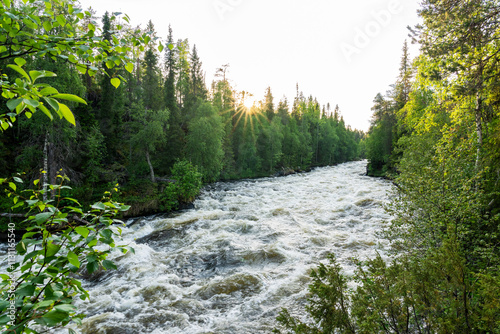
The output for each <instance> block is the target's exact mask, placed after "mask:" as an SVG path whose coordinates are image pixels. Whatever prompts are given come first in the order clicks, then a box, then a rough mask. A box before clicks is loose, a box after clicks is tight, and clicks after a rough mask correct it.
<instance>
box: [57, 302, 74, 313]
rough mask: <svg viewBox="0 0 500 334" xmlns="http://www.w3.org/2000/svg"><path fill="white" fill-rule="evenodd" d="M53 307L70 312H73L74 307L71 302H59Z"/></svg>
mask: <svg viewBox="0 0 500 334" xmlns="http://www.w3.org/2000/svg"><path fill="white" fill-rule="evenodd" d="M54 309H56V310H57V311H60V312H65V313H70V312H75V310H76V307H74V306H73V305H71V304H59V305H56V306H54Z"/></svg>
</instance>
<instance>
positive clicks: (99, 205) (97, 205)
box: [92, 202, 106, 210]
mask: <svg viewBox="0 0 500 334" xmlns="http://www.w3.org/2000/svg"><path fill="white" fill-rule="evenodd" d="M92 209H96V210H106V206H105V205H104V203H102V202H97V203H94V204H93V205H92Z"/></svg>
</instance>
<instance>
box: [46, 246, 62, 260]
mask: <svg viewBox="0 0 500 334" xmlns="http://www.w3.org/2000/svg"><path fill="white" fill-rule="evenodd" d="M59 249H61V246H60V245H55V244H52V243H50V244H48V245H47V252H46V254H45V256H46V257H51V256H54V255H56V254H57V252H59Z"/></svg>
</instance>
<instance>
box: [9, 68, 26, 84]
mask: <svg viewBox="0 0 500 334" xmlns="http://www.w3.org/2000/svg"><path fill="white" fill-rule="evenodd" d="M7 67H9V68H11V69H13V70H14V71H16V72H17V73H19V74H21V75H22V76H23V77H25V78H26V80H28V82H31V78H30V77H29V75H28V73H26V71H25V70H23V69H22V68H21V67H19V66H17V65H12V64H9V65H7Z"/></svg>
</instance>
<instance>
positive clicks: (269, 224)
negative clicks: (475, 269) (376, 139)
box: [75, 161, 391, 334]
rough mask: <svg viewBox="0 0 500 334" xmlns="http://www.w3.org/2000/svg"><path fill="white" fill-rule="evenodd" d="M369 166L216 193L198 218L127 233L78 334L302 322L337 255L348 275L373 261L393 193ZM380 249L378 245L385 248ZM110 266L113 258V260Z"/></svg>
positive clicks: (264, 329) (158, 222)
mask: <svg viewBox="0 0 500 334" xmlns="http://www.w3.org/2000/svg"><path fill="white" fill-rule="evenodd" d="M365 171H366V161H358V162H350V163H345V164H342V165H338V166H335V167H325V168H317V169H314V170H313V171H312V172H310V173H305V174H296V175H290V176H287V177H279V178H264V179H258V180H244V181H238V182H229V183H224V182H221V183H217V184H215V185H212V186H209V187H207V188H205V189H204V190H203V192H202V194H201V196H200V197H199V198H198V199H197V200H196V201H195V203H194V205H195V208H194V209H191V210H187V211H185V212H181V213H178V214H176V215H174V216H169V217H160V216H157V217H146V218H141V219H135V220H130V221H127V222H126V224H127V227H125V228H124V229H123V241H122V242H121V243H122V244H123V243H125V244H129V245H130V246H132V247H133V248H134V249H135V254H133V253H128V254H126V255H122V254H121V253H120V254H118V253H117V254H114V260H115V261H116V265H117V266H118V270H116V271H106V272H101V273H99V274H97V275H94V277H91V278H90V279H88V280H86V281H85V283H84V286H85V287H86V288H87V289H88V290H89V291H90V302H88V301H85V302H82V301H79V302H78V303H77V306H78V308H79V309H80V310H81V311H83V312H84V313H86V314H87V318H86V319H85V320H84V322H83V326H81V327H78V328H75V330H76V331H77V332H79V333H82V334H101V333H102V334H129V333H130V334H132V333H153V334H166V333H168V334H177V333H179V334H181V333H182V334H201V333H203V334H208V333H217V334H222V333H224V334H248V333H270V332H271V330H272V329H273V328H274V326H276V320H275V319H276V316H277V314H278V312H279V311H280V310H281V308H283V307H287V308H291V309H292V310H295V312H300V310H301V309H303V307H301V306H300V305H301V304H303V303H304V301H305V300H306V298H307V288H308V283H309V281H310V280H309V273H310V271H311V269H312V268H315V267H316V266H317V264H318V262H320V261H324V260H325V258H326V256H327V254H328V253H334V254H335V255H336V257H337V258H338V260H339V262H340V263H341V265H342V266H343V268H344V270H345V272H346V273H348V274H349V273H352V272H353V271H354V264H353V262H352V258H353V257H357V258H360V259H363V258H367V257H372V256H373V255H374V254H375V251H376V250H377V249H378V247H379V243H380V242H381V240H379V239H378V238H377V236H376V232H377V231H379V230H381V229H382V228H383V226H384V225H385V224H386V223H387V221H389V220H390V216H388V214H387V213H385V212H384V210H383V208H382V205H383V204H384V203H385V202H386V201H387V200H388V196H389V195H388V194H389V192H390V189H391V184H390V183H389V182H387V181H385V180H382V179H377V178H370V177H367V176H364V174H365ZM382 244H383V242H382ZM112 257H113V256H112Z"/></svg>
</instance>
